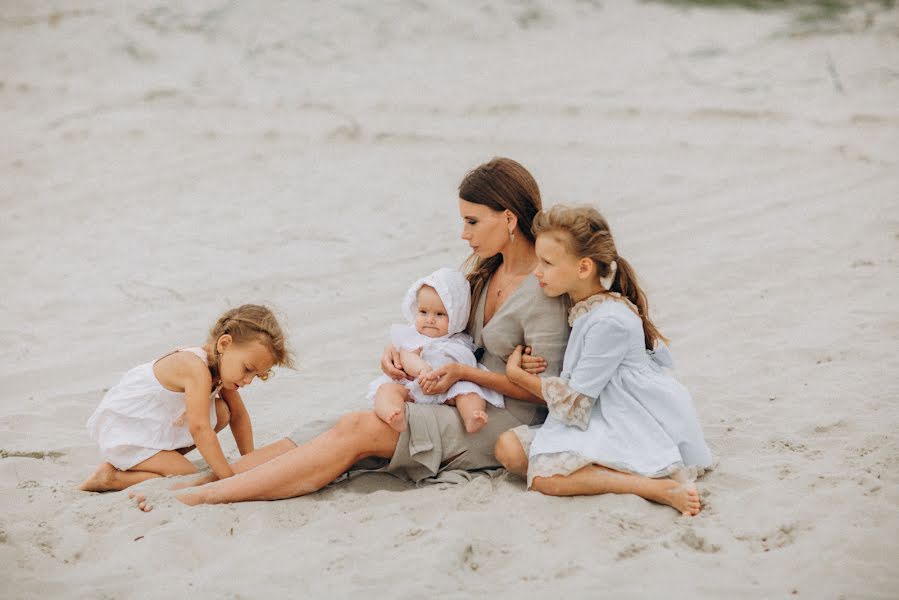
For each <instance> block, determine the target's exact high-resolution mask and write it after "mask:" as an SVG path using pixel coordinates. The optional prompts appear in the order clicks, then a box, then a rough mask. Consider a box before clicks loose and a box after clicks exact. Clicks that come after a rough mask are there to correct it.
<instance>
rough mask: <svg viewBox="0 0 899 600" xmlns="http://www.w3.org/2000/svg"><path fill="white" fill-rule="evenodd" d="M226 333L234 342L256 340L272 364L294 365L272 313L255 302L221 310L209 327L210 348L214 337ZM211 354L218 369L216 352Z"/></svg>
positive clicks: (242, 342) (216, 338)
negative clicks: (219, 315)
mask: <svg viewBox="0 0 899 600" xmlns="http://www.w3.org/2000/svg"><path fill="white" fill-rule="evenodd" d="M226 334H227V335H230V336H231V339H233V340H234V342H235V343H237V344H245V343H247V342H252V341H258V342H260V343H261V344H262V345H264V346H265V347H266V348H268V350H269V352H271V354H272V359H273V362H274V363H275V364H276V365H279V366H282V367H288V368H291V369H292V368H294V365H293V357H292V356H291V353H290V350H289V349H288V348H287V343H286V340H285V337H284V332H283V331H282V330H281V325H279V324H278V319H276V318H275V315H274V313H272V311H271V310H269V309H268V308H266V307H265V306H260V305H259V304H244V305H242V306H238V307H237V308H232V309H231V310H228V311H226V312H225V314H223V315H222V316H221V317H219V318H218V320H217V321H216V322H215V325H213V326H212V328H211V329H210V330H209V342H210V343H211V344H212V347H213V350H214V349H215V344H216V342H218V339H219V338H220V337H222V336H223V335H226ZM210 354H211V355H212V356H213V358H212V360H213V363H212V365H211V366H212V367H214V368H215V369H216V371H217V370H218V366H219V364H218V363H219V354H218V353H217V352H212V353H210Z"/></svg>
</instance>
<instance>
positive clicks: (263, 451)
mask: <svg viewBox="0 0 899 600" xmlns="http://www.w3.org/2000/svg"><path fill="white" fill-rule="evenodd" d="M296 447H297V445H296V444H295V443H293V442H292V441H291V440H290V439H288V438H281V439H280V440H278V441H276V442H272V443H271V444H269V445H267V446H263V447H261V448H256V449H255V450H253V451H252V452H250V453H248V454H244V455H243V456H241V457H240V458H239V459H238V460H236V461H235V462H233V463H232V464H231V470H233V471H234V473H235V474H237V473H244V472H246V471H249V470H250V469H254V468H256V467H258V466H259V465H261V464H263V463H267V462H268V461H270V460H272V459H274V458H278V457H279V456H281V455H282V454H284V453H285V452H290V451H291V450H293V449H294V448H296ZM213 481H218V477H216V476H215V474H214V473H209V474H208V475H204V476H203V477H200V478H199V479H194V480H191V481H186V482H181V483H176V484H175V485H173V486H172V487H170V488H169V489H170V490H183V489H184V488H189V487H196V486H198V485H205V484H207V483H212V482H213Z"/></svg>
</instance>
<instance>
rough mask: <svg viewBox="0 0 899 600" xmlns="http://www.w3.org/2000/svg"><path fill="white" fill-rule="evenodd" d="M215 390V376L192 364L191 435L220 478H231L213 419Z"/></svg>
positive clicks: (187, 384)
mask: <svg viewBox="0 0 899 600" xmlns="http://www.w3.org/2000/svg"><path fill="white" fill-rule="evenodd" d="M211 393H212V376H211V375H210V374H209V369H208V368H206V366H205V365H203V364H202V363H201V362H199V361H195V364H191V365H190V372H189V373H188V374H187V375H186V377H185V381H184V403H185V405H186V408H187V422H188V427H189V430H190V435H191V437H193V439H194V444H196V446H197V450H199V451H200V454H201V455H202V456H203V458H204V459H205V460H206V464H208V465H209V468H210V469H212V472H213V473H215V476H216V477H218V478H219V479H225V478H226V477H231V476H232V475H233V474H234V471H232V470H231V465H229V464H228V460H227V459H226V458H225V453H224V452H222V446H221V445H220V444H219V440H218V437H217V436H216V435H215V430H214V429H213V428H212V427H213V426H212V424H211V423H210V422H209V403H210V399H209V396H210V394H211Z"/></svg>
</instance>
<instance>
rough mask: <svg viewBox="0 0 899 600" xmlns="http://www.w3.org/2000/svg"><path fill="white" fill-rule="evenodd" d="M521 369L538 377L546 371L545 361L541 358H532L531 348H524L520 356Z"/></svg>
mask: <svg viewBox="0 0 899 600" xmlns="http://www.w3.org/2000/svg"><path fill="white" fill-rule="evenodd" d="M521 368H522V369H523V370H524V371H525V372H527V373H530V374H531V375H539V374H540V373H542V372H543V371H545V370H546V359H545V358H543V357H542V356H532V355H531V347H530V346H525V349H524V353H523V354H522V355H521Z"/></svg>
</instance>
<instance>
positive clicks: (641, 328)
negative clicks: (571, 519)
mask: <svg viewBox="0 0 899 600" xmlns="http://www.w3.org/2000/svg"><path fill="white" fill-rule="evenodd" d="M534 233H535V234H536V236H537V242H536V250H537V258H538V264H537V268H536V269H535V275H536V276H537V279H538V280H539V282H540V286H541V287H542V288H543V292H544V293H545V294H546V295H547V296H551V297H554V296H560V295H562V294H568V296H569V297H570V298H571V301H572V304H573V307H572V309H571V312H570V316H569V323H570V324H571V326H572V330H571V337H570V338H569V340H568V347H567V349H566V351H565V358H564V362H563V367H562V373H561V374H560V376H559V377H546V378H540V377H538V376H536V375H532V374H529V373H526V372H525V371H523V370H522V369H521V367H520V363H521V348H520V347H519V348H518V349H516V351H515V352H514V353H513V354H512V355H511V356H510V357H509V360H508V364H507V375H508V377H509V379H510V380H512V381H513V382H514V383H516V384H518V385H520V386H521V387H523V388H525V389H527V390H529V391H530V392H531V393H533V394H534V395H536V396H539V397H541V398H543V399H544V400H545V401H546V404H547V407H548V408H549V416H548V417H547V419H546V422H545V423H544V425H543V426H542V427H539V428H528V427H527V426H524V427H519V428H515V429H513V430H512V432H514V433H515V434H516V435H517V436H518V438H519V441H520V442H521V446H522V448H523V449H524V451H525V453H526V454H527V455H528V461H527V467H526V468H527V483H528V487H529V488H533V489H536V490H538V491H541V492H544V493H551V494H555V495H575V494H596V493H603V492H607V491H612V490H613V489H616V488H614V486H609V485H608V473H609V469H612V470H614V471H618V472H619V474H618V475H619V476H620V477H619V482H623V481H624V480H622V479H621V477H626V476H625V475H624V474H635V475H641V476H644V477H643V478H633V479H632V480H629V481H630V483H631V484H633V485H632V487H631V488H630V489H628V491H629V492H631V493H637V494H640V495H641V496H643V497H644V498H647V499H649V500H654V501H657V502H662V503H665V504H669V505H671V506H673V507H674V508H676V509H678V510H680V511H681V512H682V513H683V514H689V515H694V514H696V513H698V512H699V509H700V502H699V495H698V493H697V492H696V488H695V485H693V483H692V481H693V480H694V479H695V477H696V476H697V475H698V474H699V472H701V471H703V470H704V469H705V468H707V467H709V466H711V464H712V455H711V453H710V452H709V449H708V447H707V446H706V443H705V440H704V438H703V434H702V429H701V427H700V425H699V421H698V419H697V417H696V412H695V410H694V408H693V402H692V399H691V398H690V394H689V392H688V391H687V390H686V388H684V386H682V385H681V384H680V383H679V382H678V381H677V380H676V379H675V378H674V377H673V376H672V375H671V374H670V373H669V372H667V371H666V370H664V369H663V367H670V366H672V364H671V357H670V354H669V353H668V350H667V348H666V347H665V346H664V345H663V342H664V341H666V340H665V338H664V337H663V336H662V334H661V333H660V332H659V330H658V329H656V327H655V325H654V324H653V323H652V321H650V319H649V305H648V302H647V300H646V296H645V294H644V293H643V290H641V289H640V286H639V285H638V283H637V278H636V275H635V273H634V271H633V269H632V268H631V266H630V265H629V264H628V262H627V261H625V260H624V259H623V258H621V257H620V256H619V255H618V252H617V250H616V248H615V242H614V240H613V239H612V234H611V231H610V230H609V226H608V223H606V220H605V219H604V218H603V217H602V216H601V215H600V214H599V213H598V212H597V211H596V210H595V209H593V208H590V207H577V208H569V207H564V206H555V207H553V208H552V209H551V210H549V211H548V212H545V213H541V214H540V215H538V216H537V218H536V219H535V221H534ZM646 478H652V479H646Z"/></svg>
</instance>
